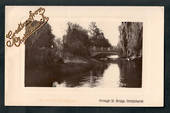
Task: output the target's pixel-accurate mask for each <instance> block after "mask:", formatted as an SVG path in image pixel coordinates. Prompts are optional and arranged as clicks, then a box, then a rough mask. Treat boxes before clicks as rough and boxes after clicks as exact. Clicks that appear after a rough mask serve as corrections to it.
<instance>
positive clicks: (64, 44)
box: [25, 18, 143, 88]
mask: <svg viewBox="0 0 170 113" xmlns="http://www.w3.org/2000/svg"><path fill="white" fill-rule="evenodd" d="M50 19H51V18H50ZM72 20H73V19H70V21H68V22H64V21H63V23H61V22H60V24H58V23H59V22H57V18H55V22H54V24H55V25H50V24H49V23H46V24H45V25H44V26H43V27H41V28H40V29H39V30H38V31H36V32H35V33H33V34H32V35H31V36H30V37H29V38H28V39H27V40H26V43H25V86H26V87H73V88H74V87H90V88H95V87H109V88H112V87H113V88H114V87H128V88H141V87H142V39H143V23H142V22H114V21H107V20H100V18H99V19H98V18H97V19H94V20H93V19H92V20H89V19H88V20H87V21H86V20H83V21H82V20H81V18H80V19H79V18H76V20H77V21H72ZM113 20H114V18H113ZM38 23H39V21H34V22H33V23H31V24H29V25H27V26H26V32H29V29H31V27H34V26H35V25H36V24H38ZM53 26H54V27H53ZM53 29H57V30H56V32H53V31H54V30H53ZM58 34H59V35H58Z"/></svg>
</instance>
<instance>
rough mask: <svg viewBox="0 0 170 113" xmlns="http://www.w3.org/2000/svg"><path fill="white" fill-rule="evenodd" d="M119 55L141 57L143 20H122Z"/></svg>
mask: <svg viewBox="0 0 170 113" xmlns="http://www.w3.org/2000/svg"><path fill="white" fill-rule="evenodd" d="M119 31H120V36H119V39H120V41H119V43H118V49H119V56H121V57H130V58H131V57H141V56H142V39H143V24H142V23H141V22H122V24H121V25H120V26H119Z"/></svg>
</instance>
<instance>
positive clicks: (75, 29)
mask: <svg viewBox="0 0 170 113" xmlns="http://www.w3.org/2000/svg"><path fill="white" fill-rule="evenodd" d="M67 25H68V28H67V31H66V33H67V34H66V35H64V36H63V44H64V52H67V53H68V52H69V53H71V54H72V55H76V56H84V57H86V56H89V36H88V32H87V30H86V29H84V28H82V27H81V26H80V25H78V24H73V23H71V22H69V23H68V24H67Z"/></svg>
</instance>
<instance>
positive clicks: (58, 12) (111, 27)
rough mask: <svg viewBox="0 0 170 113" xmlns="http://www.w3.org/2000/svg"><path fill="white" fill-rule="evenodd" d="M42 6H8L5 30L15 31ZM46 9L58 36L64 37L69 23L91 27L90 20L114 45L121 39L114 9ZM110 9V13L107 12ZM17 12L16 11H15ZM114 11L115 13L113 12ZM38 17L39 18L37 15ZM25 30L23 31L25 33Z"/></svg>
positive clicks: (48, 7)
mask: <svg viewBox="0 0 170 113" xmlns="http://www.w3.org/2000/svg"><path fill="white" fill-rule="evenodd" d="M39 7H40V6H7V7H6V13H5V18H6V21H5V24H6V26H5V32H6V33H7V32H8V31H9V30H12V31H14V30H15V29H16V28H17V26H18V24H19V23H20V22H24V21H25V20H26V19H27V18H28V16H29V11H30V10H31V11H33V12H34V11H35V10H36V9H38V8H39ZM43 8H45V9H46V11H45V16H47V17H49V21H48V23H49V24H50V25H51V28H52V33H53V34H54V35H55V37H56V38H62V37H63V35H64V34H66V29H67V23H68V22H72V23H77V24H79V25H80V26H82V27H83V28H85V29H89V25H90V22H96V25H97V26H98V27H99V28H100V29H101V30H102V31H103V33H104V35H105V38H107V39H108V40H109V42H110V43H111V44H112V45H117V43H118V41H119V38H118V37H119V31H118V26H119V25H120V23H121V21H120V20H119V19H116V18H117V17H116V16H115V14H116V15H118V14H117V13H114V10H110V9H107V8H100V7H57V6H43ZM108 11H110V13H107V12H108ZM14 12H15V13H14ZM111 12H113V13H111ZM36 19H39V17H38V16H37V17H36ZM24 32H25V31H22V33H24Z"/></svg>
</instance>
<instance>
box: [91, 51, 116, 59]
mask: <svg viewBox="0 0 170 113" xmlns="http://www.w3.org/2000/svg"><path fill="white" fill-rule="evenodd" d="M90 53H91V56H92V57H95V58H104V57H107V56H111V55H118V52H117V51H91V52H90Z"/></svg>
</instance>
